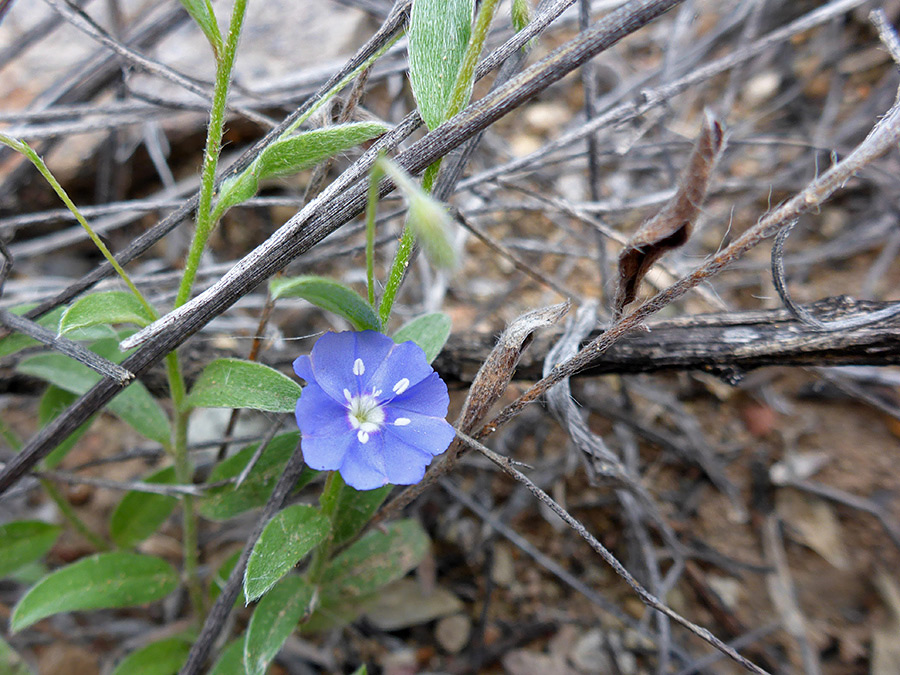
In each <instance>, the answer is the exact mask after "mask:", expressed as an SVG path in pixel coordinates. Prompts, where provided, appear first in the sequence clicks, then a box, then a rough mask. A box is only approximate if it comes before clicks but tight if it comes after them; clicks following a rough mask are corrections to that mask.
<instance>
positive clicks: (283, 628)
mask: <svg viewBox="0 0 900 675" xmlns="http://www.w3.org/2000/svg"><path fill="white" fill-rule="evenodd" d="M314 594H315V588H314V587H313V586H311V585H310V584H309V582H307V581H306V580H305V579H303V578H302V577H298V576H289V577H285V578H284V579H282V580H281V581H280V582H279V583H278V584H277V585H276V586H275V588H273V589H272V590H271V591H269V592H268V593H267V594H266V596H265V597H264V598H263V599H262V600H260V601H259V604H258V605H257V606H256V609H255V610H254V611H253V616H252V617H250V624H249V625H248V626H247V636H246V640H245V642H244V665H245V668H246V669H247V675H263V673H265V672H266V668H268V666H269V663H271V662H272V659H274V658H275V656H276V655H277V654H278V651H279V650H280V649H281V646H282V645H283V644H284V641H285V640H287V639H288V637H289V636H290V634H291V633H292V632H294V629H295V628H296V627H297V622H299V621H300V619H301V618H303V616H304V615H305V614H306V613H307V612H308V611H309V609H310V604H311V602H312V599H313V595H314Z"/></svg>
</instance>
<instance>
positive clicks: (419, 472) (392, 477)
mask: <svg viewBox="0 0 900 675" xmlns="http://www.w3.org/2000/svg"><path fill="white" fill-rule="evenodd" d="M431 459H432V456H431V454H430V453H428V452H424V451H422V450H419V448H417V447H414V446H412V445H408V444H406V443H404V442H402V441H401V440H400V439H399V438H396V437H392V436H386V437H385V439H384V466H385V468H386V470H387V477H388V481H389V482H390V483H393V484H394V485H413V484H415V483H418V482H419V481H420V480H422V476H424V475H425V467H426V466H428V465H429V464H431Z"/></svg>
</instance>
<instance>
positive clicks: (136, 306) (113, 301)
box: [59, 291, 156, 335]
mask: <svg viewBox="0 0 900 675" xmlns="http://www.w3.org/2000/svg"><path fill="white" fill-rule="evenodd" d="M155 319H156V317H155V316H153V315H152V314H151V313H150V312H148V311H147V308H146V307H144V305H142V304H141V301H140V300H138V299H137V298H136V297H135V295H134V294H133V293H126V292H125V291H109V292H107V293H93V294H91V295H86V296H85V297H83V298H81V299H80V300H78V301H77V302H76V303H75V304H73V305H72V306H71V307H69V308H68V309H67V310H66V311H65V313H64V314H63V315H62V319H60V322H59V334H60V335H66V334H67V333H71V332H72V331H76V330H81V329H84V328H89V327H91V326H97V325H102V324H114V323H130V324H135V325H137V326H140V327H142V328H143V327H144V326H147V325H149V324H151V323H153V321H154V320H155Z"/></svg>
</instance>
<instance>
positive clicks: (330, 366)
mask: <svg viewBox="0 0 900 675" xmlns="http://www.w3.org/2000/svg"><path fill="white" fill-rule="evenodd" d="M355 335H356V333H352V332H350V331H347V332H344V333H325V335H323V336H322V337H320V338H319V339H318V340H317V341H316V344H315V345H313V348H312V351H311V352H310V354H309V360H310V366H311V369H312V376H313V381H315V382H316V384H318V385H319V386H320V387H322V389H323V390H325V393H326V394H328V395H329V396H330V397H331V398H333V399H334V400H335V401H338V402H343V401H344V400H345V398H344V389H348V390H349V391H350V392H351V393H353V394H356V393H358V392H357V381H356V376H355V375H354V374H353V359H354V356H353V354H354V353H355V352H356V337H354V336H355ZM295 363H296V362H295ZM301 367H302V364H301ZM298 374H299V373H298ZM301 377H303V376H302V375H301ZM304 379H306V381H307V382H309V379H308V378H305V377H304Z"/></svg>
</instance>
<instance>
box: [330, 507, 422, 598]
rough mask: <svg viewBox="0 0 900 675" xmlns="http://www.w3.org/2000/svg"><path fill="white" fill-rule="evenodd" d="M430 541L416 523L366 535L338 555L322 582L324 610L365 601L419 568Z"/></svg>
mask: <svg viewBox="0 0 900 675" xmlns="http://www.w3.org/2000/svg"><path fill="white" fill-rule="evenodd" d="M428 546H429V539H428V535H427V534H425V530H423V529H422V526H421V525H419V523H418V522H417V521H415V520H399V521H396V522H393V523H390V524H389V525H388V526H387V527H386V528H385V530H384V531H380V530H374V531H372V532H368V533H367V534H365V535H364V536H363V537H362V538H361V539H359V541H357V542H355V543H353V544H351V545H350V546H349V547H348V548H347V549H346V550H344V551H343V552H342V553H340V554H338V555H337V556H336V557H335V558H334V559H333V560H332V561H331V563H330V564H329V565H328V567H327V568H326V569H325V572H324V573H323V574H322V578H321V581H320V587H321V603H322V606H323V607H327V606H329V605H338V604H342V603H348V602H350V603H352V602H353V600H354V599H355V598H365V597H366V596H369V595H371V594H372V593H374V592H375V591H377V590H378V589H380V588H382V587H383V586H386V585H387V584H389V583H391V582H392V581H396V580H397V579H400V578H401V577H403V576H404V575H406V573H407V572H409V571H410V570H412V569H413V568H415V567H416V566H418V564H419V563H420V562H422V559H423V558H424V557H425V554H426V553H427V551H428Z"/></svg>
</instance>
